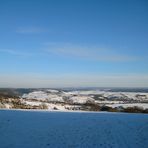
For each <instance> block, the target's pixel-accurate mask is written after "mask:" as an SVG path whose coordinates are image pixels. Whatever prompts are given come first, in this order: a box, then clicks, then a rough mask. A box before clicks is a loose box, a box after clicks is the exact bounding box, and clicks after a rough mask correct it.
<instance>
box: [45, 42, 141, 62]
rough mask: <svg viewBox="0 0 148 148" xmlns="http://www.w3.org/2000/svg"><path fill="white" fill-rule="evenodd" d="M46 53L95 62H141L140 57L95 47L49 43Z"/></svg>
mask: <svg viewBox="0 0 148 148" xmlns="http://www.w3.org/2000/svg"><path fill="white" fill-rule="evenodd" d="M46 51H47V52H48V53H49V54H51V53H52V54H57V55H61V56H67V57H73V58H74V57H75V58H81V59H85V60H95V61H114V62H126V61H135V60H140V57H135V56H129V55H125V54H120V53H119V52H118V51H116V52H115V50H112V49H105V48H98V47H94V46H92V47H90V46H89V47H86V46H75V45H72V44H61V43H54V44H53V43H51V44H50V43H49V44H48V47H47V49H46Z"/></svg>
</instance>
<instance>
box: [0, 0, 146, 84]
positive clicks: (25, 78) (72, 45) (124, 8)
mask: <svg viewBox="0 0 148 148" xmlns="http://www.w3.org/2000/svg"><path fill="white" fill-rule="evenodd" d="M72 86H74V87H81V86H84V87H87V86H89V87H90V86H95V87H96V86H99V87H111V86H113V87H126V86H127V87H148V2H147V0H124V1H123V0H36V1H35V0H13V1H12V0H0V87H72Z"/></svg>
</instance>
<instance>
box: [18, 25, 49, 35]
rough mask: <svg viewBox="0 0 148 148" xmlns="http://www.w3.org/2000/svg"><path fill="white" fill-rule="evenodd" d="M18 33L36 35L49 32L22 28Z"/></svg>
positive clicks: (41, 29)
mask: <svg viewBox="0 0 148 148" xmlns="http://www.w3.org/2000/svg"><path fill="white" fill-rule="evenodd" d="M16 32H17V33H21V34H34V33H35V34H36V33H44V32H47V30H46V29H43V28H39V27H20V28H18V29H17V30H16Z"/></svg>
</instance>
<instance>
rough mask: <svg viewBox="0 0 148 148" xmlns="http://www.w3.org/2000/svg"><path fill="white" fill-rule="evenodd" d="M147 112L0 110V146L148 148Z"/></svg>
mask: <svg viewBox="0 0 148 148" xmlns="http://www.w3.org/2000/svg"><path fill="white" fill-rule="evenodd" d="M147 147H148V115H146V114H127V113H94V112H91V113H89V112H77V113H76V112H75V113H74V112H50V111H15V110H13V111H12V110H11V111H10V110H0V148H147Z"/></svg>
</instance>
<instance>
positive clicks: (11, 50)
mask: <svg viewBox="0 0 148 148" xmlns="http://www.w3.org/2000/svg"><path fill="white" fill-rule="evenodd" d="M0 53H6V54H10V55H14V56H22V57H28V56H31V54H30V53H25V52H21V51H18V50H14V49H0Z"/></svg>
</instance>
